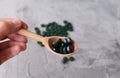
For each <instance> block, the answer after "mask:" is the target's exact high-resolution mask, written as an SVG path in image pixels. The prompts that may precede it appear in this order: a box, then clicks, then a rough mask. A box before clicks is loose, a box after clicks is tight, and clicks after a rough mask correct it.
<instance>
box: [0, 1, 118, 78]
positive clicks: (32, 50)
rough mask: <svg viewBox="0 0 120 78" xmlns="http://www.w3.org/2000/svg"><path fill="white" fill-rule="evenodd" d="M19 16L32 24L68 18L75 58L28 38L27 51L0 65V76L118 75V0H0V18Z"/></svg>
mask: <svg viewBox="0 0 120 78" xmlns="http://www.w3.org/2000/svg"><path fill="white" fill-rule="evenodd" d="M3 17H5V18H6V17H12V18H13V17H19V18H21V19H22V20H24V21H25V22H26V23H27V24H28V25H29V30H31V31H33V32H34V27H36V26H37V27H40V24H43V23H49V22H52V21H56V22H58V23H60V24H62V23H63V20H68V21H70V22H72V24H73V25H74V32H72V33H71V32H70V33H69V35H70V37H72V38H73V39H75V40H76V42H77V43H78V51H77V53H76V54H75V55H73V56H74V57H75V58H76V61H74V62H69V63H68V64H66V65H63V64H62V63H61V59H62V58H61V57H58V56H56V55H54V54H52V53H50V52H49V51H48V50H47V49H46V48H42V47H40V46H39V45H37V44H36V41H34V40H31V39H29V41H28V47H27V50H26V51H24V52H22V53H20V54H19V55H18V56H16V57H14V58H12V59H10V60H8V61H7V62H6V63H4V64H2V65H1V66H0V78H120V0H0V18H3Z"/></svg>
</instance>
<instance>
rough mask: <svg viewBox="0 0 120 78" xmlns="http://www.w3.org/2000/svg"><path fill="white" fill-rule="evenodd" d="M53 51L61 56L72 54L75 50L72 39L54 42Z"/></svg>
mask: <svg viewBox="0 0 120 78" xmlns="http://www.w3.org/2000/svg"><path fill="white" fill-rule="evenodd" d="M52 50H53V51H55V52H57V53H61V54H69V53H72V52H73V50H74V46H73V40H72V39H71V38H70V37H68V38H66V39H64V40H62V39H58V40H57V41H54V42H52Z"/></svg>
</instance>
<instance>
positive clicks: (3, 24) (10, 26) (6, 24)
mask: <svg viewBox="0 0 120 78" xmlns="http://www.w3.org/2000/svg"><path fill="white" fill-rule="evenodd" d="M21 27H22V21H21V20H20V19H17V18H5V19H0V40H1V39H3V38H5V37H7V35H8V34H10V33H13V32H16V31H18V30H19V29H20V28H21Z"/></svg>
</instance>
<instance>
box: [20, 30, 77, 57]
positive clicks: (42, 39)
mask: <svg viewBox="0 0 120 78" xmlns="http://www.w3.org/2000/svg"><path fill="white" fill-rule="evenodd" d="M18 34H20V35H23V36H26V37H29V38H32V39H34V40H36V41H40V42H42V43H43V44H44V46H45V47H46V48H47V49H48V50H50V52H52V53H54V54H56V55H58V56H62V57H69V56H71V55H73V54H75V53H76V50H77V48H78V46H77V43H76V42H75V41H74V40H73V46H74V51H73V52H71V53H68V54H61V53H57V52H55V51H53V50H52V43H53V42H54V41H57V40H58V39H62V40H64V39H66V38H67V37H60V36H49V37H42V36H40V35H37V34H35V33H33V32H31V31H28V30H25V29H21V30H19V31H18Z"/></svg>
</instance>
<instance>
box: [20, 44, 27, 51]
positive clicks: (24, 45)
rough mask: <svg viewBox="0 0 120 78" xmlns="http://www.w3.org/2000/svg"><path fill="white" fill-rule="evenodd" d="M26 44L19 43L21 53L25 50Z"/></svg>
mask: <svg viewBox="0 0 120 78" xmlns="http://www.w3.org/2000/svg"><path fill="white" fill-rule="evenodd" d="M26 47H27V46H26V43H21V50H22V51H23V50H25V49H26Z"/></svg>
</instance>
